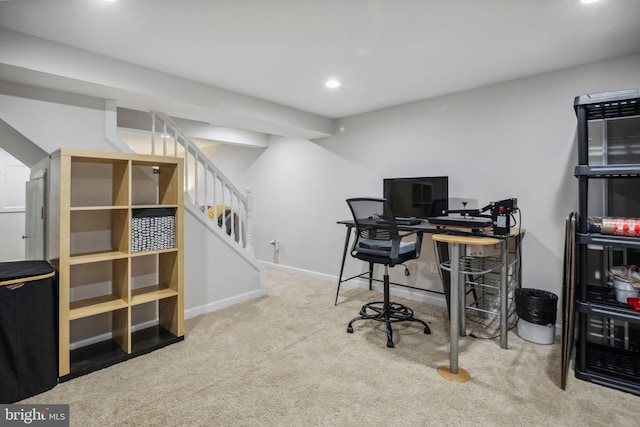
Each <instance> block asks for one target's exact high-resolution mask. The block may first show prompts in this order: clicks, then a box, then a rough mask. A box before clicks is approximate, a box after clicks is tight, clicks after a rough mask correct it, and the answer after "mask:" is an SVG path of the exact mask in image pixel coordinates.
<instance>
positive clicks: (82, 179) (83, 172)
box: [70, 157, 129, 207]
mask: <svg viewBox="0 0 640 427" xmlns="http://www.w3.org/2000/svg"><path fill="white" fill-rule="evenodd" d="M128 183H129V162H128V161H126V160H119V159H105V158H95V157H73V159H72V161H71V192H70V202H71V207H80V206H117V205H129V184H128Z"/></svg>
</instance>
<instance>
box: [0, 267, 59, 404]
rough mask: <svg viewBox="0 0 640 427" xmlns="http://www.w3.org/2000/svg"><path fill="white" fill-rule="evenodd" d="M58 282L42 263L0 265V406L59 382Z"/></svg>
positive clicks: (39, 391)
mask: <svg viewBox="0 0 640 427" xmlns="http://www.w3.org/2000/svg"><path fill="white" fill-rule="evenodd" d="M57 312H58V310H57V282H56V278H55V270H54V269H53V267H51V265H49V263H48V262H46V261H15V262H0V379H1V382H2V387H0V403H2V404H7V403H14V402H17V401H19V400H22V399H26V398H27V397H30V396H33V395H36V394H39V393H42V392H44V391H47V390H49V389H51V388H53V387H54V386H55V385H56V384H57V383H58V338H57V337H58V333H57V318H58V317H57Z"/></svg>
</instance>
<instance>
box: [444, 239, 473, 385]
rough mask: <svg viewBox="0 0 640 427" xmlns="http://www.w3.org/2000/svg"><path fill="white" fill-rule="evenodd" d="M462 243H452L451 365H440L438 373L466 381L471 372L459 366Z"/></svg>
mask: <svg viewBox="0 0 640 427" xmlns="http://www.w3.org/2000/svg"><path fill="white" fill-rule="evenodd" d="M459 273H460V245H459V244H457V243H453V244H452V245H451V284H452V286H451V297H450V301H451V304H450V306H451V313H450V316H449V317H450V322H449V323H450V324H451V329H450V335H451V337H450V341H451V342H450V350H449V366H440V367H438V373H439V374H440V375H442V376H443V377H445V378H446V379H448V380H451V381H457V382H465V381H469V380H470V379H471V376H470V375H469V372H467V371H466V370H464V369H462V368H460V367H459V366H458V333H459V324H458V322H459V321H460V317H459V313H458V310H459V308H460V304H459V297H460V295H459V294H460V274H459Z"/></svg>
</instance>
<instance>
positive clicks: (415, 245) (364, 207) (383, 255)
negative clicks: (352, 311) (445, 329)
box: [347, 198, 431, 348]
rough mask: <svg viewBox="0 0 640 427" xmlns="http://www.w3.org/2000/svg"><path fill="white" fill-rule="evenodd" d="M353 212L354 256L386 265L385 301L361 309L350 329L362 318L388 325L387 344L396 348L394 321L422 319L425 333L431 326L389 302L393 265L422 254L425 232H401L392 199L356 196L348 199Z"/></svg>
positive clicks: (429, 331)
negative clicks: (354, 231) (405, 239)
mask: <svg viewBox="0 0 640 427" xmlns="http://www.w3.org/2000/svg"><path fill="white" fill-rule="evenodd" d="M347 204H348V205H349V208H350V209H351V213H352V214H353V219H354V221H355V228H356V238H355V241H354V243H353V247H352V248H351V255H352V256H353V257H355V258H358V259H360V260H362V261H366V262H368V263H373V264H382V265H384V280H383V284H384V288H383V301H374V302H370V303H367V304H365V305H363V306H362V308H361V309H360V316H358V317H356V318H354V319H352V320H351V321H350V322H349V326H347V332H349V333H353V324H354V323H355V322H357V321H358V320H375V321H378V322H385V323H386V325H387V347H390V348H393V347H394V344H393V330H392V328H391V324H392V323H396V322H418V323H420V324H421V325H422V326H424V333H425V334H430V333H431V329H429V326H427V324H426V323H425V322H423V321H422V320H420V319H416V318H415V317H413V310H412V309H410V308H409V307H407V306H405V305H403V304H399V303H395V302H391V301H389V267H393V266H395V265H397V264H401V263H403V262H405V261H408V260H410V259H415V258H418V257H419V256H420V247H421V245H422V233H421V232H410V233H406V234H399V233H398V228H397V226H396V222H395V219H394V217H393V214H392V213H391V208H390V207H389V202H387V200H385V199H375V198H353V199H347ZM411 234H415V235H416V239H415V241H414V242H403V241H402V240H403V238H404V237H406V236H409V235H411Z"/></svg>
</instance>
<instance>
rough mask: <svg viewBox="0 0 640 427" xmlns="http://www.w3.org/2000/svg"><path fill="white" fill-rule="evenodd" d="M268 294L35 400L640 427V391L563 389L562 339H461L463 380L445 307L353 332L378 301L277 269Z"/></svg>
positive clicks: (281, 421) (216, 416)
mask: <svg viewBox="0 0 640 427" xmlns="http://www.w3.org/2000/svg"><path fill="white" fill-rule="evenodd" d="M267 278H268V295H267V296H266V297H263V298H260V299H258V300H254V301H250V302H247V303H243V304H240V305H237V306H234V307H230V308H228V309H224V310H220V311H218V312H215V313H209V314H206V315H203V316H200V317H197V318H194V319H190V320H188V321H187V327H186V339H185V341H184V342H181V343H178V344H175V345H172V346H169V347H166V348H164V349H161V350H158V351H155V352H153V353H150V354H148V355H145V356H141V357H138V358H135V359H132V360H130V361H127V362H125V363H121V364H118V365H115V366H112V367H110V368H107V369H103V370H101V371H98V372H94V373H92V374H89V375H86V376H83V377H79V378H76V379H73V380H71V381H68V382H66V383H62V384H59V385H58V386H57V387H55V388H54V389H52V390H51V391H49V392H46V393H43V394H41V395H38V396H35V397H32V398H30V399H28V400H25V401H24V402H23V403H45V404H53V403H69V404H70V418H71V425H73V426H111V425H118V426H120V425H131V426H137V425H162V426H180V425H184V426H196V425H203V426H205V425H206V426H318V425H321V426H358V425H375V426H391V425H398V426H409V425H414V426H449V425H450V426H460V425H463V426H467V425H468V426H637V425H639V422H640V421H639V420H640V400H639V399H638V397H637V396H633V395H631V394H627V393H623V392H620V391H616V390H612V389H609V388H605V387H601V386H597V385H594V384H591V383H588V382H585V381H580V380H577V379H576V378H575V377H574V376H573V370H572V371H571V373H570V376H569V379H568V386H567V389H566V391H563V390H561V389H560V388H559V384H560V344H559V340H556V344H554V345H539V344H534V343H530V342H527V341H524V340H522V339H520V338H519V337H518V336H517V334H516V333H515V330H514V331H512V332H510V333H509V349H508V350H503V349H501V348H500V346H499V342H498V340H497V339H494V340H488V339H478V338H472V337H469V336H467V337H465V338H462V339H461V340H460V366H461V367H463V368H465V369H467V370H468V371H469V372H470V374H471V377H472V379H471V381H470V382H467V383H454V382H450V381H447V380H445V379H444V378H442V377H441V376H440V375H439V374H438V373H437V371H436V368H437V367H438V366H439V365H442V364H448V357H449V325H448V321H447V320H446V313H445V311H444V310H443V309H442V308H438V307H433V306H430V305H426V304H420V303H415V302H407V301H403V302H405V303H408V304H409V305H410V306H412V307H413V308H414V309H415V311H416V315H417V316H418V317H421V318H422V319H424V320H426V321H427V322H428V323H430V326H431V329H432V334H431V335H424V334H423V333H422V329H421V328H420V327H418V326H397V327H396V333H395V337H394V338H395V343H396V348H394V349H388V348H387V347H386V345H385V344H386V338H385V333H384V329H383V325H382V324H376V325H373V324H372V323H371V322H358V323H356V325H355V332H354V333H353V334H348V333H347V332H346V326H347V323H348V321H349V320H350V319H351V318H352V317H354V316H355V315H356V314H357V312H358V310H359V308H360V306H361V305H362V304H363V303H364V302H367V301H370V300H373V299H378V298H379V294H377V293H375V292H370V291H367V290H362V289H354V288H349V287H346V286H345V287H343V288H344V291H343V292H341V298H340V301H341V302H340V304H339V305H338V306H337V307H336V306H334V305H333V301H334V295H335V284H334V283H331V282H326V281H321V280H315V279H310V278H307V277H304V276H298V275H293V274H290V273H285V272H282V271H277V270H269V271H268V272H267Z"/></svg>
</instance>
